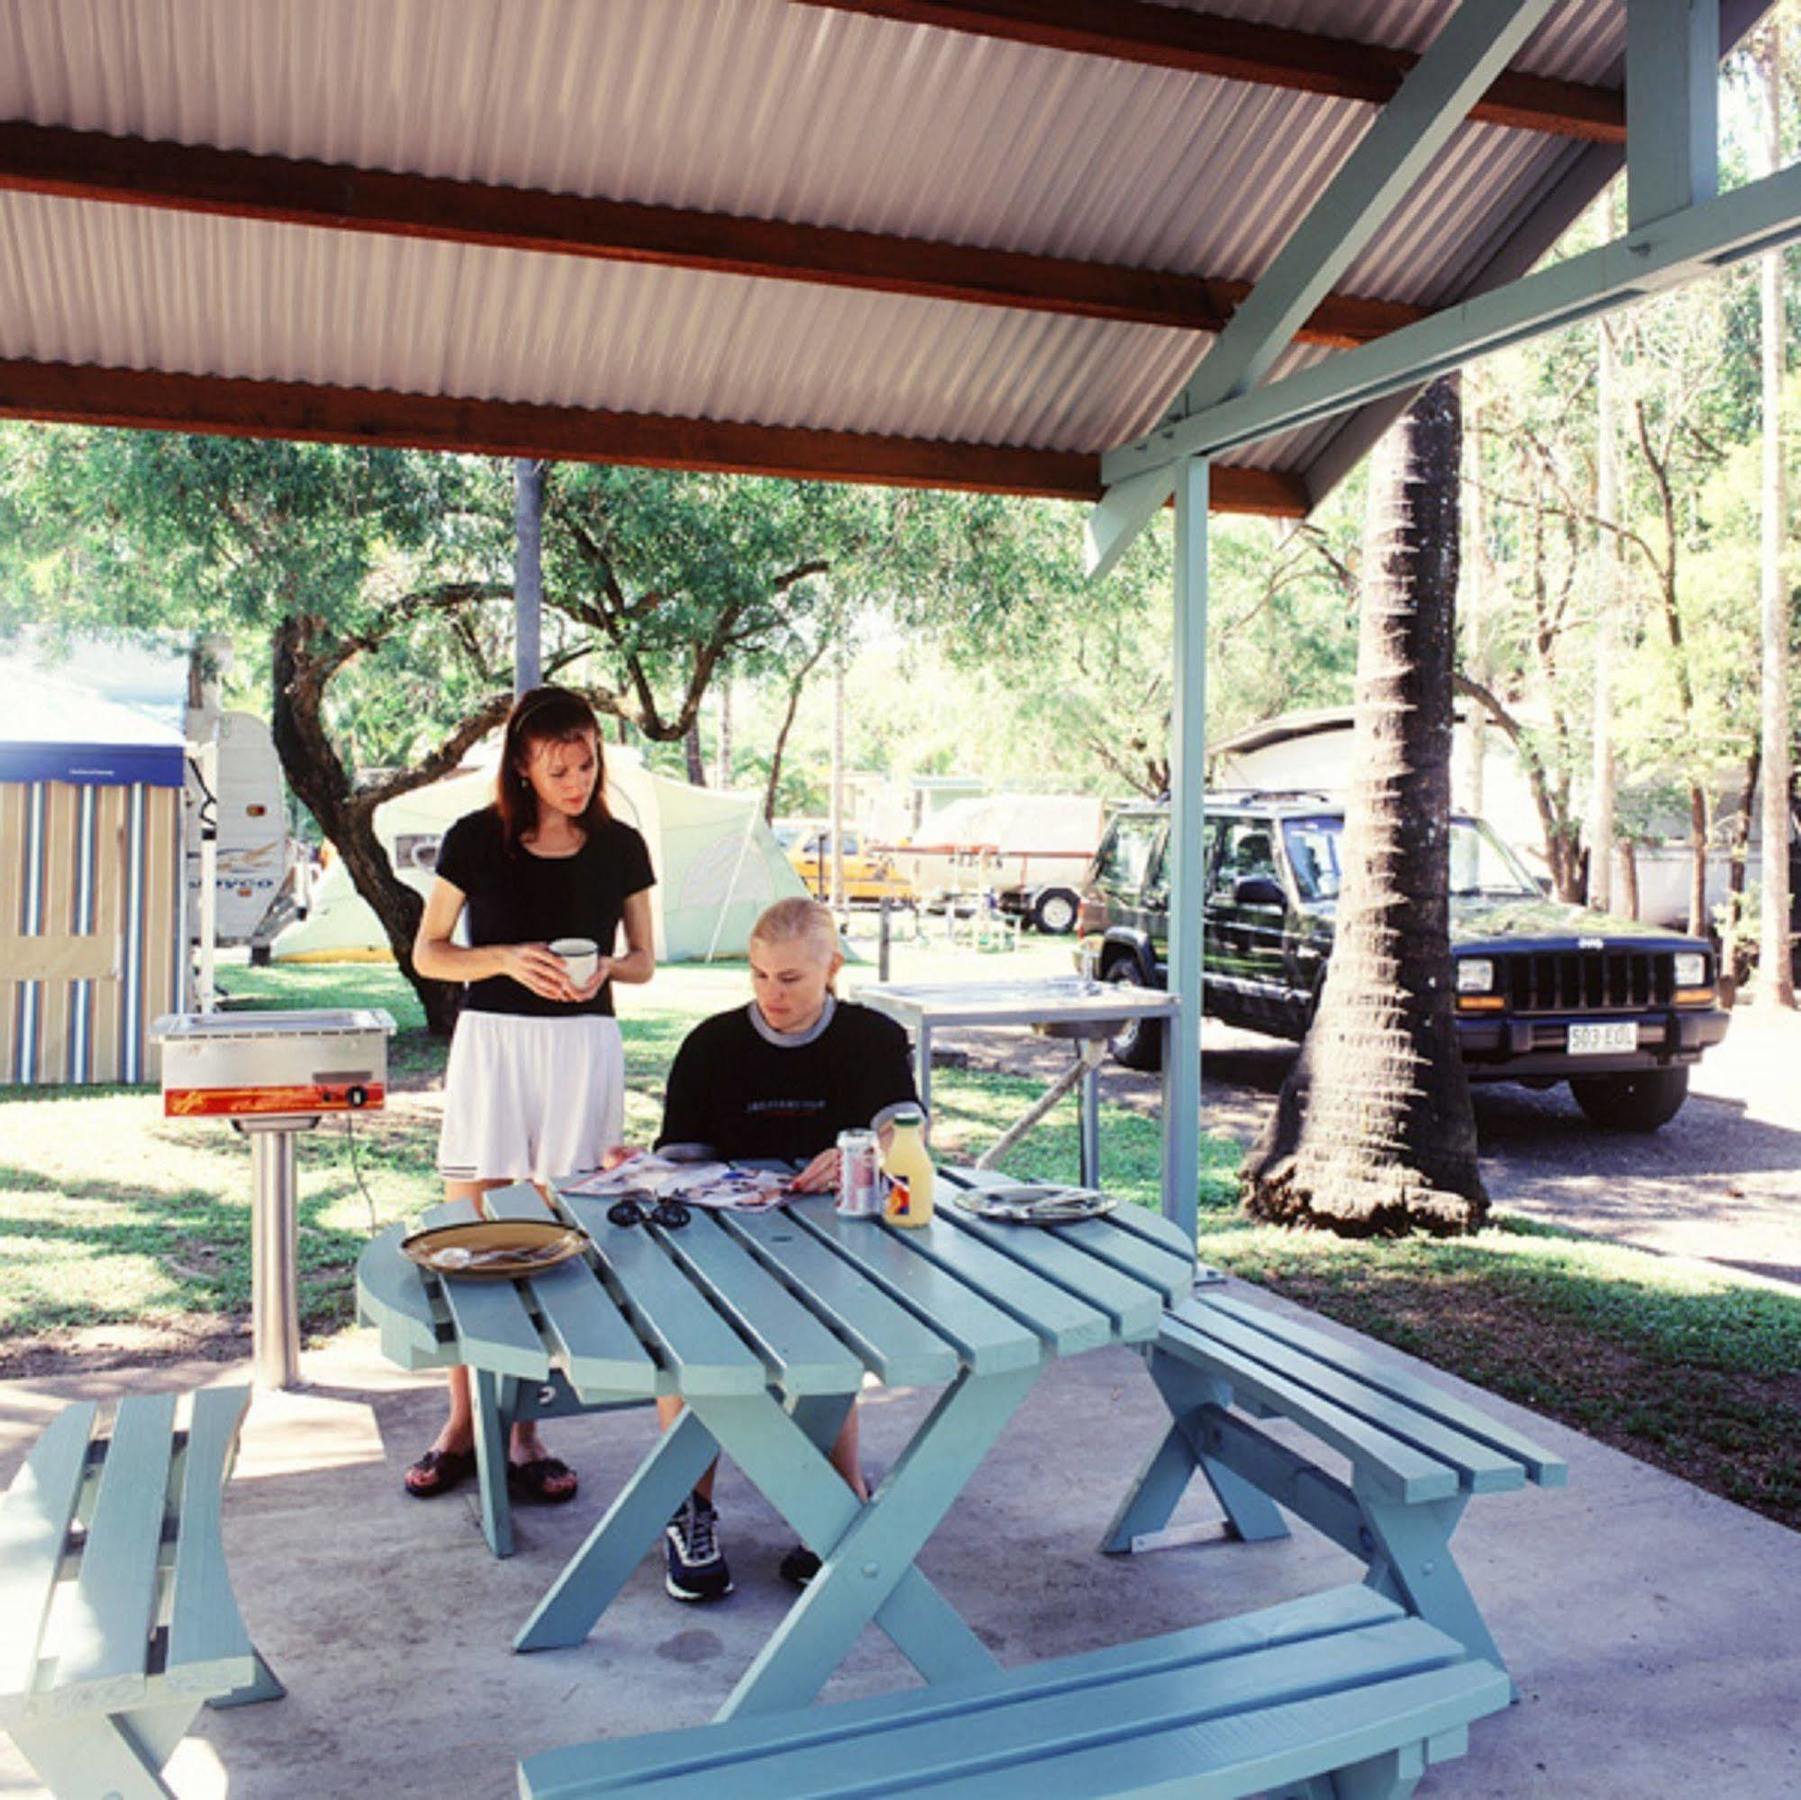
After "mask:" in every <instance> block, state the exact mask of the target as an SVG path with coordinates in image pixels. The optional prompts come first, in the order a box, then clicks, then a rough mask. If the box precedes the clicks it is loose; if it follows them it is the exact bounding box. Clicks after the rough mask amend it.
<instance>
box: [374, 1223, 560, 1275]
mask: <svg viewBox="0 0 1801 1800" xmlns="http://www.w3.org/2000/svg"><path fill="white" fill-rule="evenodd" d="M587 1242H588V1240H587V1237H586V1236H585V1235H584V1234H583V1233H582V1232H579V1231H577V1230H575V1229H574V1228H573V1227H572V1226H569V1225H559V1224H558V1223H557V1222H556V1221H555V1220H554V1219H545V1220H542V1221H539V1220H537V1219H491V1220H484V1221H482V1222H481V1223H479V1224H473V1225H437V1226H433V1227H432V1229H431V1230H429V1231H415V1232H414V1233H413V1234H412V1236H411V1237H406V1238H402V1239H401V1241H400V1251H401V1254H402V1255H403V1256H407V1257H410V1258H411V1259H412V1260H413V1261H414V1262H416V1263H417V1264H418V1265H419V1267H420V1268H422V1269H424V1270H426V1271H427V1272H428V1273H430V1274H433V1275H441V1276H448V1277H452V1278H454V1279H456V1280H458V1281H513V1280H516V1279H517V1278H518V1277H519V1276H521V1275H541V1274H543V1272H544V1271H545V1270H546V1269H554V1268H555V1267H556V1266H557V1264H558V1263H563V1262H567V1261H568V1260H569V1259H570V1258H571V1257H572V1256H580V1255H581V1253H582V1251H583V1249H584V1248H585V1247H586V1245H587ZM465 1257H467V1258H468V1259H469V1260H468V1261H465V1260H464V1258H465Z"/></svg>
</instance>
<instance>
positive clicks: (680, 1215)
mask: <svg viewBox="0 0 1801 1800" xmlns="http://www.w3.org/2000/svg"><path fill="white" fill-rule="evenodd" d="M693 1217H694V1215H693V1214H692V1213H691V1212H689V1210H688V1209H687V1207H685V1206H684V1205H683V1204H682V1203H681V1201H679V1200H670V1199H667V1198H665V1199H662V1200H659V1201H658V1202H657V1203H656V1205H655V1206H646V1205H645V1204H644V1202H643V1201H642V1200H638V1199H636V1198H634V1197H633V1196H632V1195H630V1194H627V1195H626V1196H625V1198H624V1199H623V1200H615V1201H614V1202H613V1204H612V1205H611V1206H609V1207H608V1208H607V1221H608V1223H609V1224H612V1225H620V1226H629V1225H642V1224H643V1223H644V1222H645V1220H646V1219H648V1220H649V1221H650V1222H651V1224H653V1225H661V1226H662V1227H663V1229H664V1230H665V1231H680V1230H681V1228H682V1227H683V1226H684V1225H686V1224H687V1223H688V1221H689V1220H690V1219H692V1218H693Z"/></svg>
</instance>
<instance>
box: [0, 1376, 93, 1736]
mask: <svg viewBox="0 0 1801 1800" xmlns="http://www.w3.org/2000/svg"><path fill="white" fill-rule="evenodd" d="M98 1415H99V1408H98V1407H97V1406H96V1405H95V1403H94V1402H93V1401H92V1400H84V1401H81V1402H80V1403H78V1404H76V1405H72V1406H65V1407H64V1408H63V1410H62V1411H61V1412H59V1413H58V1414H57V1415H56V1417H55V1418H53V1419H52V1420H51V1421H50V1423H49V1424H48V1425H47V1426H46V1427H45V1428H44V1432H43V1435H42V1436H41V1437H40V1438H39V1439H38V1441H37V1442H36V1444H34V1445H33V1446H32V1449H31V1454H30V1455H29V1456H27V1457H26V1459H25V1466H24V1467H23V1468H22V1469H20V1471H19V1473H18V1474H17V1476H15V1477H14V1479H13V1483H12V1486H11V1487H9V1488H8V1489H7V1490H6V1493H5V1495H4V1497H0V1619H4V1620H5V1621H6V1626H5V1629H4V1630H0V1716H4V1715H5V1713H6V1712H7V1711H9V1710H11V1706H12V1703H13V1702H15V1701H19V1700H22V1699H23V1698H24V1697H25V1696H26V1695H27V1694H29V1693H30V1691H31V1684H32V1677H33V1675H34V1674H35V1672H36V1669H37V1663H38V1640H39V1638H40V1637H41V1636H42V1635H43V1629H44V1622H45V1620H46V1618H47V1617H48V1615H49V1611H50V1601H51V1597H52V1595H53V1594H54V1593H55V1592H56V1576H57V1569H58V1567H59V1565H60V1564H61V1562H62V1555H63V1547H64V1545H65V1544H67V1542H68V1538H69V1526H70V1524H71V1523H72V1521H73V1520H74V1518H75V1509H76V1506H77V1505H78V1504H79V1502H80V1499H81V1489H82V1484H83V1482H84V1481H85V1480H86V1478H87V1466H88V1440H89V1439H90V1438H91V1437H92V1436H93V1433H94V1422H95V1420H96V1418H97V1417H98Z"/></svg>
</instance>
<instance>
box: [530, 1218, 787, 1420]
mask: <svg viewBox="0 0 1801 1800" xmlns="http://www.w3.org/2000/svg"><path fill="white" fill-rule="evenodd" d="M563 1204H564V1205H565V1206H566V1207H568V1209H569V1211H570V1214H571V1216H572V1217H574V1218H575V1219H576V1220H577V1221H578V1222H579V1223H580V1225H581V1227H582V1229H583V1230H584V1231H586V1232H587V1234H588V1236H589V1237H590V1238H591V1239H593V1241H594V1249H595V1254H596V1256H597V1257H598V1258H599V1261H600V1263H601V1265H602V1267H603V1268H604V1269H607V1270H610V1271H611V1272H612V1274H613V1278H614V1279H615V1281H616V1282H617V1283H618V1285H619V1287H620V1289H621V1290H622V1291H623V1293H624V1294H625V1296H626V1298H627V1299H628V1301H629V1302H630V1304H631V1306H632V1308H633V1310H634V1312H635V1313H636V1315H637V1316H636V1317H635V1318H634V1320H633V1323H634V1324H635V1325H636V1326H637V1327H638V1330H639V1331H640V1332H641V1333H648V1334H649V1336H650V1337H651V1338H652V1339H653V1340H654V1341H655V1342H656V1343H657V1344H659V1345H660V1346H661V1347H662V1349H663V1351H664V1353H665V1354H666V1355H667V1356H668V1357H669V1358H670V1360H671V1361H672V1362H674V1363H677V1364H679V1365H680V1366H681V1367H682V1369H683V1371H684V1373H683V1376H682V1389H683V1391H684V1392H688V1393H696V1394H760V1393H762V1391H763V1390H764V1388H765V1387H766V1386H767V1385H768V1381H769V1373H768V1370H767V1369H766V1368H765V1366H764V1363H763V1359H762V1357H761V1356H759V1355H758V1354H757V1353H756V1352H755V1351H754V1350H752V1349H751V1348H750V1346H749V1345H748V1344H746V1343H745V1342H744V1341H743V1339H741V1338H740V1337H739V1336H738V1334H737V1333H736V1332H735V1331H733V1330H732V1328H731V1327H730V1326H729V1325H728V1324H726V1322H725V1320H724V1319H722V1318H721V1317H720V1316H719V1314H718V1313H716V1312H715V1311H714V1310H713V1308H712V1307H711V1306H709V1305H708V1304H707V1302H706V1300H705V1299H704V1298H703V1297H702V1296H701V1295H700V1294H699V1293H697V1292H696V1291H695V1288H694V1284H693V1283H692V1282H691V1281H689V1280H688V1278H687V1277H686V1276H685V1275H684V1274H683V1273H682V1272H681V1270H680V1269H678V1268H677V1267H676V1266H675V1264H674V1263H673V1262H671V1261H670V1258H669V1252H668V1251H667V1250H665V1249H664V1247H663V1245H662V1243H661V1242H660V1241H659V1238H658V1234H657V1232H656V1231H654V1230H653V1229H652V1228H651V1227H650V1226H648V1225H613V1224H610V1223H609V1222H608V1220H607V1209H606V1207H605V1206H604V1205H602V1204H601V1203H600V1202H598V1201H595V1200H592V1199H590V1198H588V1197H587V1196H585V1195H577V1194H565V1195H564V1196H563Z"/></svg>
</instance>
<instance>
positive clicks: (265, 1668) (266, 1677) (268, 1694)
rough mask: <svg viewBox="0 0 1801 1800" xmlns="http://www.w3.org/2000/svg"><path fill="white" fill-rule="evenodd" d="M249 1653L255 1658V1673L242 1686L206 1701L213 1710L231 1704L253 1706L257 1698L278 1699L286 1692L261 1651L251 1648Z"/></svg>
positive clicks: (220, 1709)
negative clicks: (264, 1659)
mask: <svg viewBox="0 0 1801 1800" xmlns="http://www.w3.org/2000/svg"><path fill="white" fill-rule="evenodd" d="M250 1654H251V1655H252V1656H253V1657H254V1658H255V1659H256V1673H255V1674H254V1675H252V1676H251V1678H250V1679H249V1680H248V1681H247V1682H245V1683H244V1685H243V1686H242V1687H235V1688H233V1689H232V1690H231V1692H230V1693H229V1694H219V1695H217V1696H215V1697H214V1698H213V1699H211V1700H209V1701H207V1705H208V1706H210V1707H211V1708H212V1709H213V1711H214V1712H223V1711H225V1709H226V1708H227V1707H231V1706H254V1705H255V1704H256V1703H257V1702H258V1701H259V1700H280V1699H282V1698H283V1697H284V1696H285V1695H286V1694H287V1691H288V1690H287V1689H286V1688H285V1687H284V1686H283V1685H282V1682H281V1678H280V1677H279V1676H278V1675H277V1674H276V1673H275V1671H274V1670H273V1669H272V1668H270V1667H269V1665H268V1664H267V1663H266V1662H264V1661H263V1653H262V1652H261V1651H260V1650H252V1651H251V1653H250Z"/></svg>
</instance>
